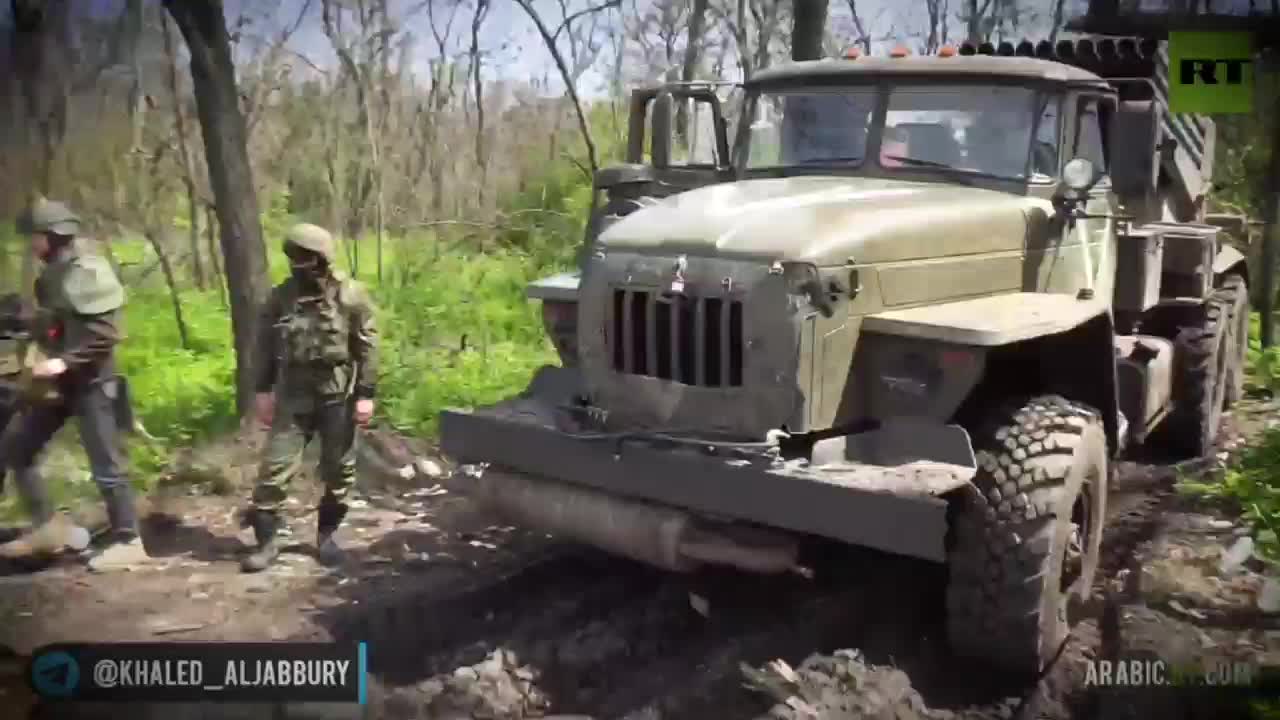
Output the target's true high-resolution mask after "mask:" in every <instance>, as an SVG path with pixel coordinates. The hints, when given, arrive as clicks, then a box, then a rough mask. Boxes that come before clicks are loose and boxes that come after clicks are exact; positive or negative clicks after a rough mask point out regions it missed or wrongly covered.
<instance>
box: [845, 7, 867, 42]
mask: <svg viewBox="0 0 1280 720" xmlns="http://www.w3.org/2000/svg"><path fill="white" fill-rule="evenodd" d="M847 1H848V3H849V17H850V18H852V20H853V31H854V35H855V37H854V42H856V43H857V44H859V45H861V46H862V51H863V52H864V53H867V54H868V55H870V54H871V33H869V32H867V26H866V25H865V24H864V23H863V20H862V16H861V15H859V14H858V0H847Z"/></svg>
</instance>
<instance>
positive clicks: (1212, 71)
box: [1178, 58, 1253, 85]
mask: <svg viewBox="0 0 1280 720" xmlns="http://www.w3.org/2000/svg"><path fill="white" fill-rule="evenodd" d="M1252 62H1253V59H1252V58H1221V59H1214V58H1184V59H1183V60H1182V68H1181V70H1180V71H1179V73H1180V74H1179V75H1178V82H1179V83H1181V84H1183V85H1195V84H1196V83H1198V82H1199V83H1204V84H1206V85H1217V84H1218V68H1220V67H1223V66H1225V67H1226V68H1227V73H1226V83H1227V84H1228V85H1242V84H1244V66H1245V65H1248V64H1249V63H1252Z"/></svg>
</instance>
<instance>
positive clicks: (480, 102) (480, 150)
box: [471, 0, 706, 210]
mask: <svg viewBox="0 0 1280 720" xmlns="http://www.w3.org/2000/svg"><path fill="white" fill-rule="evenodd" d="M694 1H695V2H698V1H699V0H694ZM701 1H702V2H705V1H706V0H701ZM488 13H489V0H476V14H475V16H473V17H472V19H471V81H472V84H473V86H474V87H475V103H476V134H475V151H476V168H477V169H478V170H479V174H480V177H479V182H478V183H477V188H478V194H479V198H478V203H477V205H478V206H479V207H480V209H481V210H483V209H484V206H485V205H484V204H485V202H486V198H487V192H486V188H485V185H486V183H488V181H489V158H488V154H487V153H486V152H485V147H484V132H485V130H484V83H483V82H481V78H480V26H481V25H483V24H484V19H485V15H487V14H488Z"/></svg>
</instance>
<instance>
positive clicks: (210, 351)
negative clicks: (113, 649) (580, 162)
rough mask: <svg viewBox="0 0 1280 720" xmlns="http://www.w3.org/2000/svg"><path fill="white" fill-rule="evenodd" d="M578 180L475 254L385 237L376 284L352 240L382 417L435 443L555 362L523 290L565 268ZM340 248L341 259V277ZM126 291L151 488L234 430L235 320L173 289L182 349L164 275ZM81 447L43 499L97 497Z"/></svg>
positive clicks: (3, 509)
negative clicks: (372, 326) (174, 464)
mask: <svg viewBox="0 0 1280 720" xmlns="http://www.w3.org/2000/svg"><path fill="white" fill-rule="evenodd" d="M574 173H576V170H574V171H570V170H565V171H561V172H556V173H552V174H550V176H549V178H548V180H547V182H546V183H544V184H543V185H542V186H539V187H538V188H535V189H533V190H531V191H530V192H529V193H526V194H525V195H522V196H518V197H515V198H513V199H512V202H511V204H510V206H511V209H510V210H509V211H508V213H509V216H510V217H511V218H513V219H512V220H511V221H510V223H509V226H508V227H507V228H505V229H504V230H503V231H501V232H499V233H497V234H496V235H494V236H493V237H490V238H489V242H488V243H487V247H488V248H490V249H488V250H487V251H486V252H483V253H480V252H478V251H476V250H475V249H474V248H475V246H476V242H475V237H474V236H464V235H461V234H457V233H447V232H443V231H442V232H440V233H427V232H422V233H416V234H409V235H403V236H390V237H387V238H386V239H385V241H384V244H383V245H384V246H383V268H384V274H383V278H382V281H381V282H379V281H378V278H377V267H376V263H375V261H376V257H377V253H376V243H375V241H374V240H373V238H370V237H365V238H361V239H360V240H359V257H360V268H359V272H358V273H357V274H356V275H357V277H358V279H360V280H361V281H362V282H364V283H366V284H367V285H368V286H369V288H370V290H371V291H372V293H373V295H374V298H375V301H376V302H377V304H378V307H379V315H378V324H379V330H380V335H381V341H380V343H379V345H380V378H379V389H378V396H379V400H378V402H379V408H378V421H379V422H382V423H386V424H390V425H391V426H393V427H395V428H397V429H398V430H400V431H402V432H405V433H411V434H415V435H418V436H422V437H426V438H428V439H430V438H431V437H432V436H433V435H434V432H435V430H436V422H437V421H436V418H437V415H438V413H439V412H440V410H442V409H444V408H446V407H473V406H476V405H482V404H486V403H492V402H495V401H497V400H499V399H501V398H503V397H505V396H508V395H511V394H513V393H515V392H517V391H519V390H520V389H522V388H523V387H524V386H525V384H526V383H527V381H528V380H529V378H530V376H531V375H532V373H533V371H534V370H536V369H537V368H538V367H540V366H542V365H545V364H548V363H554V362H556V354H555V350H554V348H553V346H552V345H551V343H550V341H549V340H547V338H546V337H545V336H544V333H543V329H542V321H541V315H540V308H539V306H538V304H537V303H536V302H531V301H529V300H527V299H526V298H525V294H524V293H525V286H526V285H527V284H528V283H529V282H531V281H533V280H536V279H538V278H540V277H543V276H545V275H548V274H551V273H554V272H559V271H562V270H564V269H566V268H568V267H570V266H571V262H572V257H573V254H574V251H575V249H576V247H577V245H578V243H579V241H580V238H581V232H582V222H583V219H585V217H586V215H587V207H588V205H589V202H590V196H589V194H588V191H587V189H586V187H587V186H586V185H585V183H584V182H583V181H582V179H581V175H580V174H578V175H576V176H575V174H574ZM286 204H287V198H284V199H282V198H277V199H276V200H275V201H274V202H273V203H272V207H271V208H270V209H269V210H268V211H267V212H266V213H264V218H263V230H264V235H265V241H266V243H267V248H268V258H269V273H270V275H271V278H272V281H273V282H278V281H280V280H282V279H283V278H284V277H285V276H286V274H287V272H288V268H287V265H286V263H285V260H284V257H283V254H282V253H281V252H280V243H281V240H282V237H283V234H284V232H285V231H286V229H287V228H288V227H289V226H290V225H291V224H292V223H293V222H295V221H296V220H297V218H294V217H291V216H289V215H287V214H286V213H284V212H283V210H282V209H281V208H282V207H284V206H285V205H286ZM521 208H536V209H534V210H533V211H532V212H522V211H521ZM544 208H550V211H546V210H544ZM347 249H348V248H344V259H343V260H340V262H339V265H340V266H341V267H343V268H344V269H345V268H347V266H348V263H347V261H346V260H345V258H346V254H345V251H346V250H347ZM112 252H113V254H114V256H115V257H116V258H117V259H118V260H119V261H121V262H122V263H125V264H128V265H129V267H131V269H132V270H133V271H134V272H136V271H137V269H138V268H140V267H143V266H146V265H149V264H150V262H151V257H152V253H151V250H150V248H149V246H148V245H147V243H146V242H145V241H143V240H142V239H140V238H137V237H126V238H119V239H116V240H115V241H114V242H113V243H112ZM128 293H129V294H128V304H127V306H126V309H125V330H126V333H127V339H126V341H125V342H124V343H123V344H122V345H121V346H120V348H119V349H118V351H117V352H118V355H117V357H118V360H119V364H120V369H121V372H122V373H124V374H125V375H126V376H128V378H129V381H130V385H131V388H132V391H133V399H134V409H135V412H136V414H137V416H138V418H139V419H140V420H141V421H142V423H143V425H144V426H145V427H146V429H147V431H148V432H149V433H150V434H151V435H152V436H154V437H155V438H156V439H157V441H156V442H154V443H151V442H145V441H142V440H141V439H137V440H135V441H132V442H131V443H130V453H129V454H130V461H131V466H132V470H133V474H134V478H135V482H136V484H138V485H139V486H141V487H146V486H148V485H150V484H151V482H152V481H154V480H155V479H156V478H157V477H158V476H159V475H160V474H161V473H162V472H163V471H164V469H165V468H166V466H167V465H168V463H169V462H170V459H171V458H172V456H173V452H174V451H175V450H177V449H179V448H182V447H189V446H196V445H199V444H201V443H202V442H205V441H208V440H210V439H212V438H215V437H218V436H220V435H223V434H225V433H227V432H228V431H231V430H233V429H234V428H235V427H236V426H237V422H238V421H237V418H236V413H235V390H234V388H235V354H234V351H233V344H232V340H231V320H230V316H229V314H228V312H227V310H226V309H225V308H224V307H223V306H222V302H221V300H220V298H219V296H218V294H217V293H216V292H215V291H213V290H206V291H199V290H196V289H194V288H186V289H183V290H182V291H181V293H180V296H181V301H182V312H183V318H184V320H185V323H186V326H187V330H188V341H189V343H188V344H189V346H188V347H187V348H183V346H182V342H181V337H180V334H179V332H178V328H177V324H176V322H175V319H174V312H173V305H172V300H171V298H170V295H169V292H168V289H167V288H166V287H165V286H164V285H163V282H162V278H161V277H160V276H159V273H153V274H152V275H151V276H150V277H148V278H147V281H146V283H145V284H143V285H142V286H141V287H137V286H134V285H133V284H130V286H129V287H128ZM75 441H76V436H75V432H74V428H70V427H69V428H68V429H67V430H66V431H64V432H63V433H62V434H61V435H60V437H59V438H58V440H57V441H56V442H55V444H54V447H53V448H52V449H51V451H50V453H49V457H48V459H47V460H46V462H45V470H46V477H47V478H48V480H49V482H50V486H51V491H52V493H53V495H54V497H55V499H57V500H58V501H59V503H60V504H64V505H65V504H70V503H73V502H75V501H76V500H78V499H83V498H87V497H91V496H93V495H94V494H95V491H94V488H93V485H92V482H91V481H90V480H89V479H88V477H87V473H86V471H85V470H84V469H83V468H84V466H85V463H84V460H83V457H82V452H81V451H80V449H79V447H78V446H77V443H76V442H75ZM15 501H16V498H14V497H13V493H9V494H8V496H7V497H5V498H3V499H0V518H4V519H7V520H13V519H14V518H15V516H16V515H17V508H16V502H15Z"/></svg>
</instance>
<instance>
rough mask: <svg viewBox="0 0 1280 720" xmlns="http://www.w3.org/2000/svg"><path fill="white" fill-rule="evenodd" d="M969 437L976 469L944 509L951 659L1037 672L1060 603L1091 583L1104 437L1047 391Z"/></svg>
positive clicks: (1105, 467) (1095, 424)
mask: <svg viewBox="0 0 1280 720" xmlns="http://www.w3.org/2000/svg"><path fill="white" fill-rule="evenodd" d="M973 439H974V447H975V450H976V454H977V459H978V473H977V475H976V476H975V477H974V479H973V484H972V485H971V486H969V487H967V488H965V489H964V490H963V491H961V492H962V495H961V497H959V498H957V499H956V500H955V501H954V503H953V507H952V525H951V536H950V543H951V547H950V551H949V557H948V562H949V568H948V570H949V574H950V580H949V583H948V585H947V618H946V620H947V635H948V638H949V640H950V643H951V649H952V651H953V652H954V653H956V654H957V655H960V656H964V657H971V658H974V659H978V660H982V661H986V662H989V663H990V664H992V665H993V666H995V667H998V668H999V669H1001V670H1003V671H1004V672H1006V673H1009V674H1016V675H1018V676H1019V677H1023V676H1031V675H1035V674H1038V673H1039V672H1041V671H1042V670H1043V669H1044V668H1045V667H1046V666H1047V665H1048V663H1049V662H1050V661H1052V659H1053V658H1054V657H1055V656H1056V655H1057V653H1058V650H1059V648H1060V647H1061V645H1062V643H1063V642H1064V641H1065V640H1066V637H1067V633H1068V631H1069V630H1070V624H1069V623H1070V621H1069V618H1068V609H1069V608H1068V605H1069V601H1070V600H1071V599H1073V598H1075V599H1077V600H1079V601H1081V602H1082V601H1085V600H1087V599H1088V597H1089V593H1090V590H1091V586H1092V584H1093V576H1094V573H1095V571H1096V570H1097V566H1098V553H1099V547H1100V545H1101V542H1102V523H1103V518H1104V517H1105V510H1106V492H1107V479H1108V472H1109V463H1108V450H1107V437H1106V431H1105V430H1104V428H1103V424H1102V419H1101V416H1100V415H1099V413H1098V412H1097V411H1096V410H1094V409H1093V408H1090V407H1088V406H1085V405H1081V404H1079V403H1075V402H1071V401H1069V400H1067V399H1065V398H1062V397H1059V396H1056V395H1051V396H1043V397H1037V398H1033V399H1031V400H1028V401H1023V402H1016V403H1010V404H1008V405H1006V406H1004V407H1003V408H1002V409H1000V410H998V411H997V412H996V413H994V414H993V415H992V416H991V420H990V422H989V423H988V424H987V425H986V426H985V427H984V428H983V429H981V430H979V431H978V432H976V433H975V434H974V436H973ZM1070 543H1075V545H1074V548H1075V549H1076V550H1077V551H1078V552H1076V553H1075V554H1074V555H1073V558H1072V561H1071V562H1070V563H1068V562H1067V559H1066V555H1067V550H1068V546H1069V544H1070ZM1064 571H1067V573H1068V574H1067V575H1064ZM1064 579H1065V580H1069V584H1067V585H1066V586H1065V587H1064V585H1063V581H1064Z"/></svg>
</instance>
